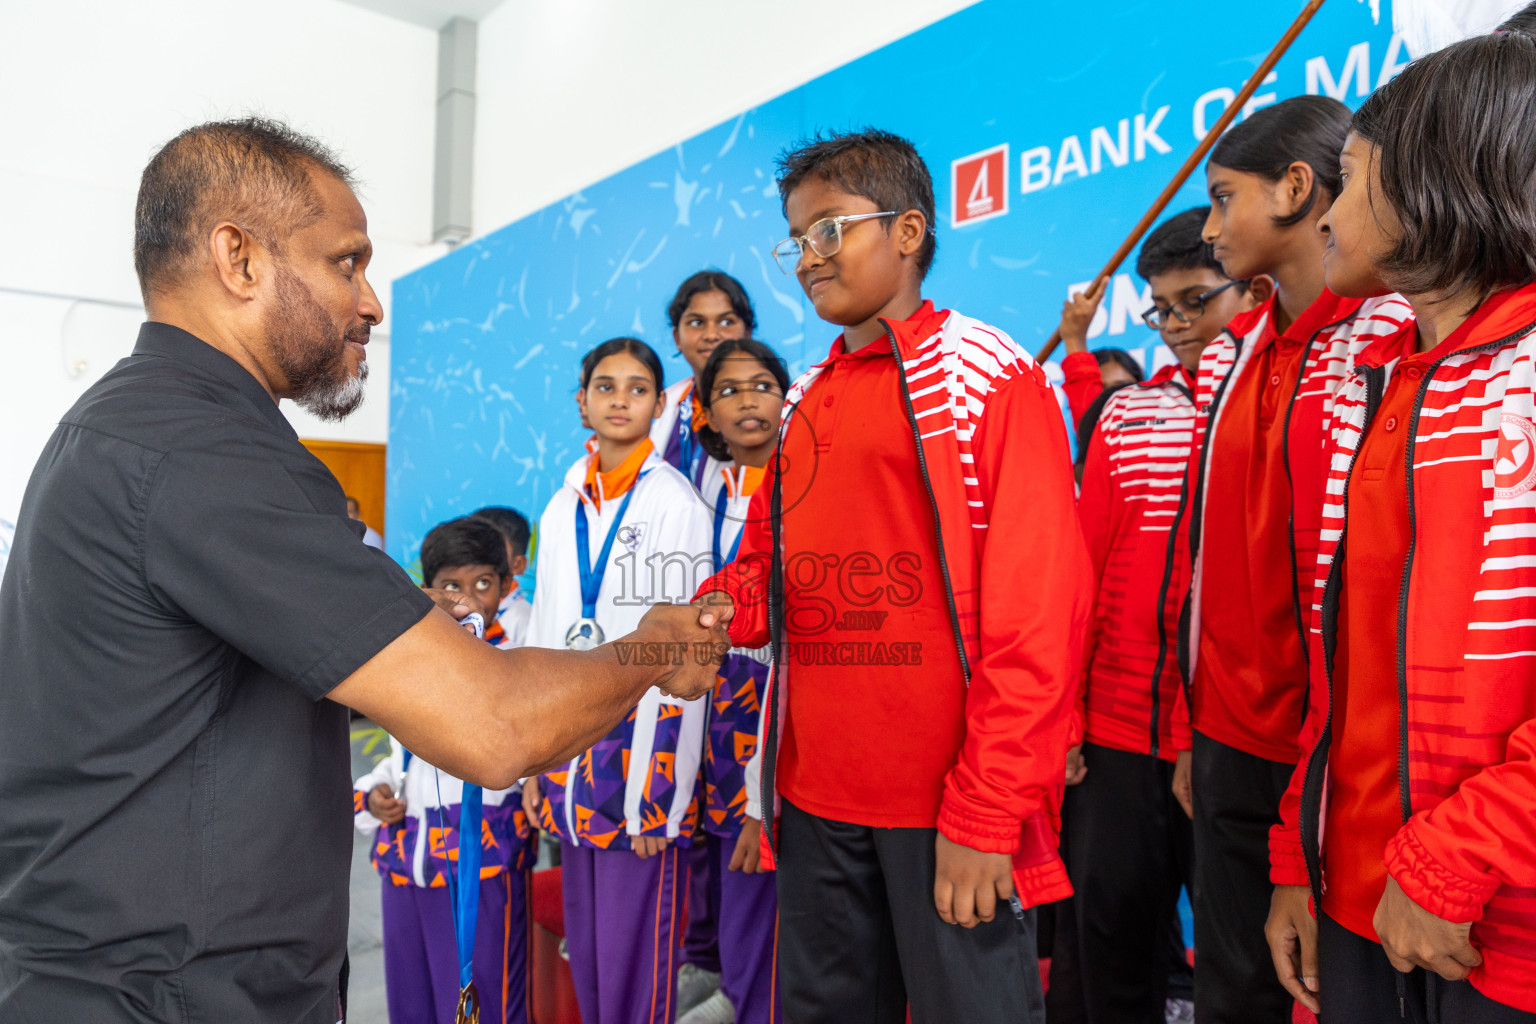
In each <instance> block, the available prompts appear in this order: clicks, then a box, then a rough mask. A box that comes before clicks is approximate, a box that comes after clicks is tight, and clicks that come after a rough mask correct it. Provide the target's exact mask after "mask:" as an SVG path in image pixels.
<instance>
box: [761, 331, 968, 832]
mask: <svg viewBox="0 0 1536 1024" xmlns="http://www.w3.org/2000/svg"><path fill="white" fill-rule="evenodd" d="M932 313H933V306H932V304H931V303H924V304H923V307H922V308H921V309H919V310H918V311H917V313H916V314H914V316H913V317H912V319H914V320H919V319H922V318H924V317H927V316H930V315H932ZM832 357H833V358H832V362H831V363H830V364H829V365H828V366H827V367H826V369H825V370H823V371H822V373H821V375H820V376H819V377H817V379H816V381H815V382H814V383H813V384H812V385H811V387H810V389H809V390H808V391H807V392H806V395H805V398H804V399H803V400H802V401H801V403H800V407H799V410H798V412H797V414H796V415H795V417H794V419H793V420H792V421H791V423H790V426H789V429H788V431H787V433H786V435H785V438H784V460H785V462H786V463H787V465H788V467H789V468H788V469H787V470H786V472H785V475H784V485H783V494H784V537H785V538H786V543H787V545H788V548H787V550H786V551H785V557H784V566H785V581H786V591H787V594H786V597H787V604H788V607H789V608H790V609H791V611H790V613H789V615H788V617H787V621H786V639H787V641H788V643H789V644H790V645H791V647H790V664H791V669H790V672H789V673H788V676H787V678H788V683H787V686H786V688H785V695H786V697H787V699H788V713H787V714H786V715H785V716H784V718H783V723H784V733H783V745H782V747H781V748H780V752H779V763H778V776H777V778H778V787H779V792H780V793H782V794H783V796H784V798H785V799H787V800H789V801H790V802H791V803H793V804H794V805H795V806H796V807H799V808H801V809H802V810H805V811H809V812H810V813H812V814H815V815H818V816H820V817H823V818H831V819H833V820H836V821H848V822H856V823H859V824H867V825H879V826H883V827H889V828H932V827H933V826H934V823H935V821H936V820H937V816H938V811H939V803H940V799H941V796H942V794H943V789H944V777H945V775H946V774H947V773H948V772H949V770H950V769H951V768H953V767H954V764H955V760H956V758H957V757H958V756H959V751H960V745H961V743H962V742H964V739H965V697H966V690H965V681H964V679H963V678H962V676H961V673H960V662H959V656H958V654H957V653H956V652H955V646H954V640H953V639H952V634H951V628H950V622H949V612H948V609H947V606H946V605H945V602H944V601H943V600H941V599H939V596H940V595H942V594H943V593H944V585H943V581H942V579H941V577H940V575H939V571H938V565H939V561H938V557H939V556H938V545H937V542H936V540H935V537H934V533H933V524H932V521H931V520H932V516H931V515H930V513H929V512H928V509H929V502H928V495H927V492H926V491H925V490H924V489H923V483H922V479H921V477H920V476H919V475H918V473H917V455H916V450H915V447H914V441H913V438H912V429H911V426H910V425H909V424H908V423H907V418H906V414H905V412H904V410H903V405H902V399H901V384H900V381H899V379H898V374H899V373H900V372H901V371H900V368H899V367H898V366H897V363H896V360H895V358H894V357H893V356H892V354H891V347H890V342H889V341H888V339H886V338H883V337H882V338H880V339H879V340H877V341H875V342H874V343H872V344H870V345H866V346H865V347H864V348H861V349H859V350H858V351H856V352H847V351H845V349H844V347H843V339H841V338H839V339H838V340H837V342H836V344H834V346H833V348H832ZM982 423H983V427H982V429H985V423H986V420H983V421H982ZM818 482H819V483H818ZM829 484H830V485H832V486H829ZM877 644H878V645H884V649H883V651H882V650H880V649H878V648H877V647H876V646H875V645H877ZM909 654H911V655H914V656H915V657H916V658H917V659H918V661H919V663H918V664H915V665H910V666H909V665H905V664H900V663H899V662H904V661H906V660H907V656H908V655H909ZM893 662H898V663H897V664H893Z"/></svg>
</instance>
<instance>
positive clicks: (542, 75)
mask: <svg viewBox="0 0 1536 1024" xmlns="http://www.w3.org/2000/svg"><path fill="white" fill-rule="evenodd" d="M370 2H372V3H381V2H382V0H354V3H356V4H359V5H361V6H354V5H353V4H349V3H342V2H339V0H265V2H264V3H262V4H258V5H254V6H252V5H235V4H232V3H228V2H223V0H135V2H134V3H122V2H121V0H48V2H45V3H44V2H32V3H26V2H22V0H0V359H3V362H0V367H3V369H0V518H4V519H10V520H14V519H15V518H16V513H17V510H18V509H19V507H20V505H21V497H22V492H23V490H24V488H25V485H26V481H27V478H28V476H29V475H30V473H31V470H32V465H33V463H34V462H35V461H36V458H37V455H38V452H39V451H40V450H41V448H42V446H43V444H44V443H45V442H46V440H47V438H48V435H49V434H50V433H51V432H52V429H53V425H54V423H56V422H57V420H58V418H59V417H60V416H61V415H62V414H63V413H64V412H65V410H67V409H68V407H69V406H70V404H71V403H72V402H73V401H74V400H75V399H76V398H77V397H78V396H79V395H80V393H81V392H82V391H84V390H85V388H86V387H88V386H89V385H90V383H91V382H92V381H94V380H95V379H96V378H97V377H98V376H100V374H101V373H103V372H104V371H105V370H106V369H108V368H109V367H110V366H111V364H112V363H113V362H114V361H115V360H116V359H117V358H118V357H120V356H121V355H123V354H126V353H127V352H128V351H129V350H130V349H131V348H132V345H133V339H134V335H135V333H136V329H135V326H134V325H135V324H136V323H137V321H138V320H139V319H140V318H141V317H142V310H140V309H138V308H137V304H138V302H139V294H138V285H137V282H136V281H135V279H134V276H133V266H132V260H131V250H132V242H133V201H134V194H135V191H136V190H137V187H138V178H139V173H140V172H141V170H142V169H143V166H144V163H145V161H146V160H147V159H148V158H149V156H150V154H151V153H153V152H154V150H155V148H156V147H157V146H158V145H160V144H161V143H163V142H164V141H165V140H167V139H169V138H170V137H171V136H173V135H175V134H176V133H177V132H178V131H180V130H181V129H183V128H185V127H187V126H188V125H190V124H194V123H196V122H198V121H202V120H207V119H210V118H219V117H229V116H235V115H239V114H243V113H247V112H255V113H262V114H268V115H272V116H277V117H282V118H284V119H286V120H288V121H290V122H291V123H292V124H294V125H295V126H296V127H298V128H301V129H303V130H305V131H308V132H311V133H313V134H315V135H317V136H319V137H320V138H322V139H324V140H325V141H327V142H328V143H330V144H331V145H332V146H334V147H335V148H336V149H337V150H338V151H339V152H340V153H341V155H342V157H343V159H345V160H346V161H348V162H349V163H351V164H352V165H353V166H354V167H356V168H357V171H358V174H359V176H360V178H361V179H362V182H363V188H362V199H363V204H364V207H365V209H366V210H367V212H368V216H369V232H370V234H371V235H372V237H373V241H374V246H375V250H376V255H375V258H374V265H373V268H372V270H371V271H370V278H371V279H372V280H373V282H374V285H375V287H376V288H377V289H378V291H379V294H380V296H381V297H382V298H383V300H384V303H385V314H386V318H385V323H384V327H383V328H382V329H381V330H380V331H377V332H375V334H374V342H373V344H372V345H370V357H369V363H370V380H369V388H368V399H367V401H366V402H365V403H364V405H363V407H362V408H361V409H360V410H359V411H358V412H357V413H356V414H355V415H354V416H352V417H351V418H350V419H349V420H347V421H346V422H345V423H342V424H323V423H320V422H318V421H315V420H313V419H312V418H311V417H308V416H306V415H304V414H303V413H302V412H299V411H297V410H295V409H293V408H292V407H291V405H290V404H289V403H284V408H285V411H287V412H288V414H289V418H290V419H291V420H293V421H294V423H295V425H296V427H297V428H298V430H299V433H300V436H303V437H315V438H333V439H341V440H354V441H374V442H382V441H384V440H386V438H387V433H388V406H389V403H388V396H389V346H388V335H389V330H390V322H389V319H388V312H389V299H390V294H389V292H390V289H389V283H390V281H391V280H393V279H394V278H395V277H398V276H400V275H402V274H404V273H407V272H409V271H410V270H413V269H415V268H416V267H417V266H420V265H421V264H422V263H425V262H427V261H428V260H430V259H433V258H436V257H437V256H439V255H441V254H442V253H443V252H444V251H446V250H445V249H444V247H442V246H433V245H429V244H428V240H429V238H430V235H431V203H432V165H433V117H434V111H435V98H436V74H437V37H436V33H435V32H434V31H433V30H432V29H431V28H429V27H424V24H425V23H427V22H430V21H431V18H430V17H425V16H423V17H421V18H416V19H415V20H416V21H417V22H421V23H422V24H413V23H412V22H411V21H408V20H402V18H396V17H389V16H387V15H385V14H381V13H377V12H376V11H374V10H368V9H365V8H366V7H367V6H368V5H369V3H370ZM422 2H425V0H422ZM464 2H469V3H472V4H478V5H479V6H480V7H483V6H484V0H464ZM970 2H972V0H775V2H771V3H770V2H767V0H750V2H749V0H665V2H652V3H635V2H634V0H558V2H551V0H506V2H504V3H502V4H501V5H500V6H499V7H497V8H495V9H494V10H492V11H491V12H490V13H489V14H487V15H485V16H484V17H483V19H482V20H481V21H480V29H479V57H478V62H477V67H478V83H477V91H478V97H477V118H476V121H477V124H476V137H475V144H476V149H475V168H474V181H475V193H474V222H475V225H474V226H475V233H476V234H484V233H486V232H488V231H492V230H495V229H496V228H498V227H501V226H502V225H504V224H506V223H508V222H510V221H512V220H516V219H517V218H518V217H521V216H523V215H524V214H527V213H529V212H532V211H533V210H536V209H538V208H539V207H541V206H544V205H546V204H548V203H550V202H553V201H554V200H556V199H559V198H561V197H562V196H565V195H567V194H569V193H571V192H573V191H575V190H577V189H579V188H582V187H584V186H586V185H589V184H591V183H592V182H594V181H597V180H599V179H601V178H603V177H606V176H607V175H609V174H612V173H613V172H615V171H618V170H621V169H622V168H624V167H626V166H628V165H629V164H631V163H633V162H635V161H636V160H639V159H642V158H644V157H647V156H649V155H651V154H652V153H655V152H657V151H659V150H662V149H665V148H666V147H668V146H671V145H673V144H675V143H677V142H680V141H682V140H683V139H685V138H688V137H689V136H691V135H693V134H695V133H696V132H698V131H701V130H703V129H705V128H707V127H709V126H711V125H713V124H716V123H718V122H720V121H723V120H725V119H726V118H729V117H731V116H733V115H735V114H737V113H739V112H740V111H742V110H744V109H746V108H748V107H750V106H753V105H755V104H757V103H760V102H762V101H764V100H767V99H770V98H772V97H774V96H776V95H778V94H779V93H781V92H784V91H786V90H788V89H791V88H794V87H795V86H797V85H800V84H802V83H803V82H805V81H807V80H809V79H811V78H814V77H815V76H817V75H819V74H822V73H824V72H826V71H829V70H831V69H832V68H835V67H837V66H838V65H840V64H842V63H845V62H846V61H849V60H852V59H854V58H856V57H858V56H861V55H863V54H865V53H868V52H869V51H871V50H874V49H876V48H878V47H880V46H882V45H884V44H885V43H887V42H890V41H891V40H894V39H897V38H900V37H901V36H903V35H905V34H907V33H909V32H912V31H915V30H916V29H918V28H921V27H923V26H924V25H927V24H929V23H931V22H933V21H935V20H937V19H939V18H941V17H943V16H945V15H947V14H950V13H953V12H954V11H956V10H959V9H960V8H962V7H965V6H968V4H969V3H970ZM391 3H394V7H390V10H391V11H394V10H395V7H399V6H400V4H402V3H403V4H405V6H407V7H412V4H413V0H398V2H396V0H391ZM444 3H449V5H450V6H452V3H451V2H450V0H432V4H431V5H429V6H430V8H431V11H438V10H439V9H440V8H442V7H443V5H444ZM385 6H388V5H387V4H386V5H385ZM414 6H416V7H420V6H421V4H420V3H416V4H415V5H414ZM423 10H425V8H423ZM466 12H467V13H478V11H474V12H469V11H468V9H467V8H466ZM66 350H67V351H68V355H67V357H66ZM76 360H83V361H84V364H85V365H84V370H83V372H81V373H80V374H79V375H78V376H75V377H71V376H70V375H69V371H68V369H67V361H68V363H69V364H71V365H72V364H73V363H74V362H75V361H76Z"/></svg>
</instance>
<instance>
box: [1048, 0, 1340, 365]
mask: <svg viewBox="0 0 1536 1024" xmlns="http://www.w3.org/2000/svg"><path fill="white" fill-rule="evenodd" d="M1322 6H1323V0H1308V3H1307V6H1306V7H1304V8H1302V10H1301V13H1300V14H1298V15H1297V16H1296V20H1295V21H1293V22H1291V27H1290V28H1288V29H1286V30H1285V35H1283V36H1281V37H1280V41H1279V42H1278V43H1276V44H1275V48H1274V49H1273V50H1270V51H1269V56H1267V57H1265V58H1264V60H1263V62H1262V63H1260V64H1259V66H1258V68H1257V69H1256V70H1255V71H1254V73H1253V77H1251V78H1249V79H1248V84H1246V85H1244V86H1243V88H1242V91H1241V92H1239V93H1238V94H1237V98H1236V99H1234V100H1233V101H1232V102H1231V103H1230V104H1228V105H1227V109H1226V110H1224V111H1222V113H1221V117H1219V118H1217V120H1216V124H1215V125H1214V126H1212V128H1211V130H1210V131H1208V132H1206V133H1205V138H1203V139H1201V140H1200V144H1199V145H1198V146H1196V147H1195V150H1194V152H1193V153H1190V154H1189V159H1187V160H1185V161H1184V166H1183V167H1180V168H1179V172H1178V173H1177V174H1175V175H1174V176H1173V180H1172V181H1170V182H1169V183H1168V185H1167V187H1166V188H1164V189H1163V191H1162V194H1161V195H1159V196H1158V197H1157V201H1156V202H1154V203H1153V204H1152V205H1151V206H1150V207H1148V209H1147V212H1146V213H1144V214H1142V216H1141V220H1139V221H1137V222H1136V226H1135V227H1134V228H1132V229H1131V233H1130V234H1129V235H1126V236H1125V241H1123V242H1121V243H1120V248H1118V249H1116V250H1115V254H1114V255H1113V256H1111V257H1110V258H1109V262H1108V263H1106V264H1104V269H1103V270H1100V271H1099V273H1098V276H1096V277H1095V278H1094V279H1093V283H1092V284H1090V285H1089V286H1088V293H1092V292H1093V291H1094V290H1096V289H1097V288H1098V287H1099V284H1100V282H1103V281H1107V280H1108V279H1109V277H1110V275H1112V274H1114V272H1115V271H1116V270H1119V269H1120V264H1122V263H1124V262H1125V258H1126V257H1127V256H1129V255H1130V254H1131V250H1132V249H1134V248H1136V245H1137V243H1138V242H1140V241H1141V236H1142V235H1145V234H1146V233H1147V231H1148V229H1150V228H1151V227H1152V224H1153V222H1155V221H1156V220H1157V218H1158V217H1160V216H1161V215H1162V212H1163V210H1165V209H1167V207H1168V204H1169V203H1171V202H1173V197H1174V196H1175V195H1176V194H1177V193H1178V191H1179V189H1181V188H1183V187H1184V183H1185V182H1186V181H1188V180H1189V176H1190V175H1191V174H1193V173H1194V172H1195V168H1197V167H1199V166H1200V161H1202V160H1204V159H1205V154H1207V153H1209V152H1210V151H1211V147H1212V146H1214V145H1216V140H1217V139H1219V138H1221V133H1222V132H1224V131H1226V130H1227V125H1229V124H1231V123H1232V119H1233V118H1235V117H1236V116H1237V114H1238V111H1240V110H1242V109H1243V106H1244V105H1245V104H1246V103H1247V102H1248V101H1249V100H1250V99H1252V98H1253V94H1254V93H1255V92H1257V91H1258V88H1259V86H1260V85H1262V84H1263V83H1264V78H1265V76H1267V75H1268V74H1269V73H1270V72H1271V71H1273V70H1274V67H1275V65H1276V64H1278V63H1279V62H1280V58H1281V57H1283V56H1285V51H1286V50H1288V49H1290V47H1291V44H1292V43H1294V42H1295V41H1296V37H1297V36H1299V35H1301V30H1302V29H1304V28H1306V27H1307V22H1309V21H1311V20H1312V16H1313V15H1314V14H1316V13H1317V11H1318V8H1320V7H1322ZM1060 343H1061V329H1060V328H1059V327H1058V328H1057V329H1056V330H1055V331H1052V332H1051V336H1050V338H1049V339H1048V340H1047V341H1046V343H1045V345H1044V347H1042V348H1041V349H1040V352H1039V354H1038V355H1036V356H1035V361H1036V362H1038V363H1043V362H1045V361H1046V360H1047V359H1049V358H1050V357H1051V353H1053V352H1055V351H1056V346H1057V345H1059V344H1060Z"/></svg>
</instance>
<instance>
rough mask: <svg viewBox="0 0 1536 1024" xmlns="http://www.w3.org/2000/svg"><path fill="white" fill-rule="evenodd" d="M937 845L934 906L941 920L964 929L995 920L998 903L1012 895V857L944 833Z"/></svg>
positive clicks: (934, 873) (941, 834)
mask: <svg viewBox="0 0 1536 1024" xmlns="http://www.w3.org/2000/svg"><path fill="white" fill-rule="evenodd" d="M935 842H936V846H935V851H934V852H935V855H936V856H935V864H934V872H933V905H934V906H935V907H937V908H938V911H939V917H941V918H943V919H944V923H945V924H958V925H960V926H961V927H962V928H975V927H976V926H977V925H978V924H980V923H981V922H983V921H990V920H992V918H993V917H995V916H996V914H997V904H998V901H999V900H1002V901H1004V902H1006V901H1007V899H1008V897H1010V896H1012V895H1013V858H1012V857H1010V856H1009V855H1008V854H1006V853H982V852H981V851H980V850H973V849H971V848H970V847H969V846H961V845H960V844H959V843H956V842H952V841H950V840H948V839H946V838H944V834H943V833H942V832H941V833H939V837H938V839H937V840H936V841H935Z"/></svg>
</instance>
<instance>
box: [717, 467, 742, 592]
mask: <svg viewBox="0 0 1536 1024" xmlns="http://www.w3.org/2000/svg"><path fill="white" fill-rule="evenodd" d="M726 501H727V497H726V486H725V484H721V485H720V495H719V497H717V498H716V499H715V543H714V555H715V572H719V571H720V570H721V569H723V568H725V565H726V563H728V562H734V561H736V552H738V551H740V550H741V535H742V534H744V533H746V532H747V527H746V524H745V523H743V524H742V527H741V529H740V530H739V531H737V533H736V539H735V540H733V541H731V553H730V555H729V556H727V557H726V558H724V559H722V558H721V557H720V541H721V538H722V536H723V534H724V531H725V503H726Z"/></svg>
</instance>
